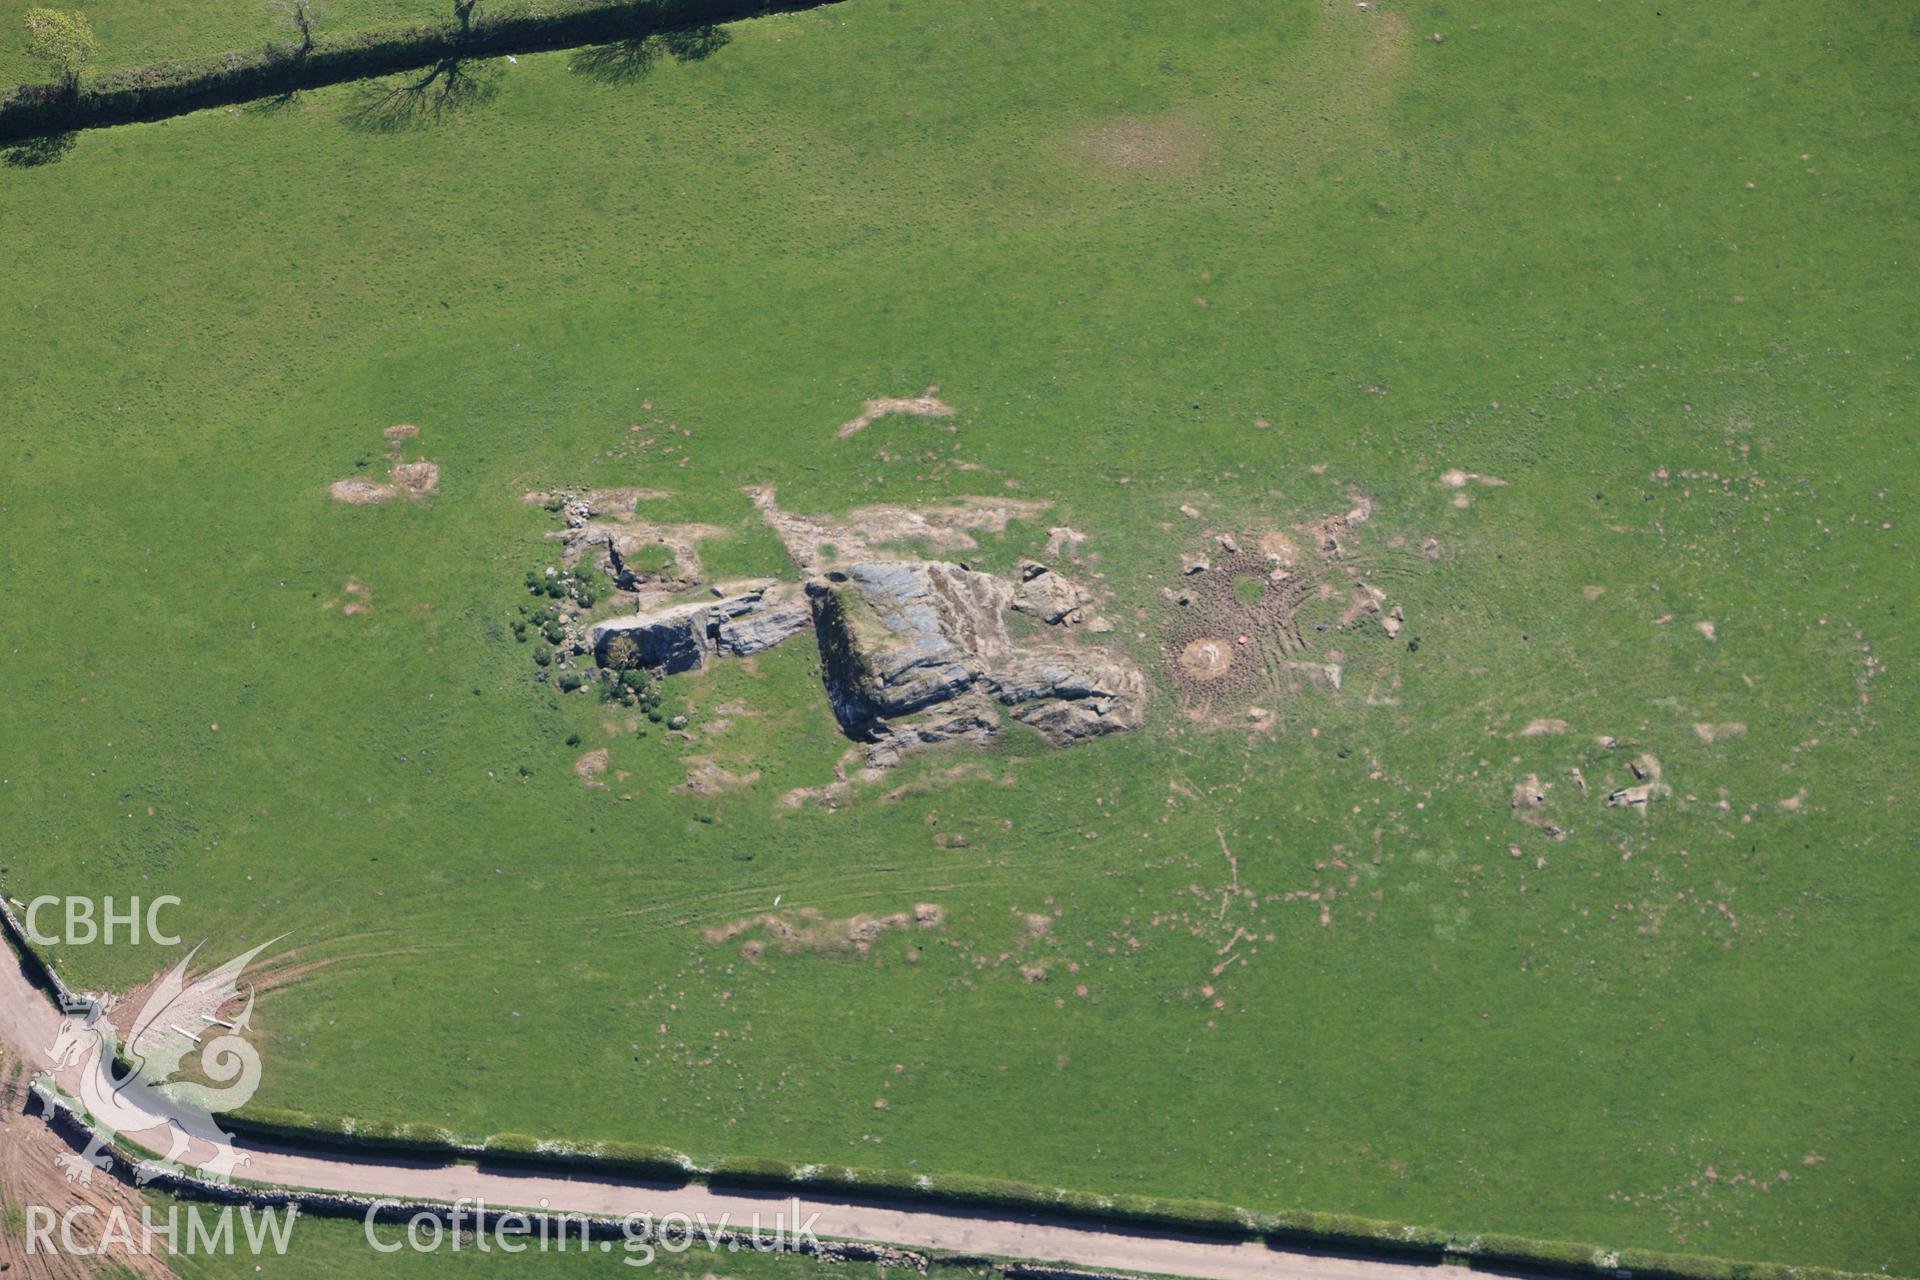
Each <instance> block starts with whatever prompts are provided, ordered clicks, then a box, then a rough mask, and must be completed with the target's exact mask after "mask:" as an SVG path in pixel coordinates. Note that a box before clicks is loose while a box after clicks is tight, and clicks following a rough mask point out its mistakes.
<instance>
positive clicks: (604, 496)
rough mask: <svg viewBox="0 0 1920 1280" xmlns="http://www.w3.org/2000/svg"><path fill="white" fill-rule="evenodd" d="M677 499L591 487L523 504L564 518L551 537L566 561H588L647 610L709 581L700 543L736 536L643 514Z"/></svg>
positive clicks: (533, 497) (526, 497) (528, 498)
mask: <svg viewBox="0 0 1920 1280" xmlns="http://www.w3.org/2000/svg"><path fill="white" fill-rule="evenodd" d="M671 496H672V495H671V494H669V493H667V492H665V491H663V490H659V489H637V488H619V489H585V490H559V491H555V492H545V491H541V492H535V493H528V494H523V495H522V497H521V500H522V501H524V502H528V503H532V504H533V505H535V506H541V507H545V508H547V509H548V510H550V511H553V512H555V513H556V514H558V515H559V516H560V517H561V519H562V522H563V524H564V526H565V527H564V528H561V529H556V530H552V531H550V532H549V533H548V534H547V537H549V538H551V539H553V540H555V541H557V542H558V543H559V544H560V555H561V560H562V562H563V563H565V564H568V565H573V564H578V563H580V562H581V561H582V560H584V561H585V562H586V563H588V564H589V565H591V566H593V567H594V568H596V569H599V570H600V571H601V572H602V573H605V574H606V575H607V577H608V578H610V579H611V580H612V581H613V584H614V585H615V586H616V587H618V588H619V589H620V590H622V591H631V592H634V593H635V594H636V595H638V596H640V597H641V600H640V603H641V604H642V606H646V605H648V604H650V603H654V604H657V603H659V602H661V601H663V600H665V599H666V598H667V597H669V596H672V595H673V594H675V593H676V592H681V591H686V590H688V589H690V588H692V587H696V586H699V585H700V583H701V582H703V581H704V580H705V571H704V570H703V568H702V567H701V564H700V548H699V543H700V541H701V540H702V539H704V538H723V537H726V536H727V534H728V533H729V532H730V531H729V530H727V529H723V528H721V527H720V526H718V525H711V524H663V523H658V522H655V521H651V520H647V519H645V518H644V517H643V516H642V515H641V514H640V504H641V503H642V502H648V501H656V500H658V499H661V498H667V497H671Z"/></svg>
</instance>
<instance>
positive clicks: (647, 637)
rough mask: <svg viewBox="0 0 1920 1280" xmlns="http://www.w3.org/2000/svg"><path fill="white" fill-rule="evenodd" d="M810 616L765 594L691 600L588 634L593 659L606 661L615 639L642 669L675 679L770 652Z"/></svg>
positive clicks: (603, 624) (617, 621) (803, 627)
mask: <svg viewBox="0 0 1920 1280" xmlns="http://www.w3.org/2000/svg"><path fill="white" fill-rule="evenodd" d="M810 622H811V615H810V614H809V613H808V611H807V609H806V606H805V605H803V604H801V603H800V602H799V601H784V600H780V599H778V598H777V597H776V596H774V595H772V594H770V593H769V592H768V591H767V590H766V589H764V588H755V589H753V590H749V591H746V592H743V593H741V594H739V595H732V596H728V597H726V598H725V599H721V600H695V601H693V602H692V603H689V604H680V605H674V606H673V607H671V608H667V609H661V610H658V611H656V612H653V613H643V614H636V615H634V616H632V617H626V618H608V619H606V620H604V621H601V622H596V623H594V624H593V626H592V627H591V628H590V630H589V631H588V638H589V640H590V642H591V644H592V647H593V652H594V656H595V658H596V659H597V660H598V661H600V662H602V663H604V662H606V660H607V646H608V644H609V643H610V642H611V641H612V640H613V638H614V637H615V636H621V635H624V636H630V637H632V639H633V641H634V643H635V644H636V645H638V646H639V653H638V661H639V663H640V665H641V666H644V667H647V668H650V669H652V670H656V671H660V672H664V673H665V674H667V675H674V674H676V673H678V672H682V671H693V670H696V669H698V668H700V667H702V666H705V665H706V661H707V659H708V658H709V657H710V656H712V655H713V654H716V653H721V654H727V655H730V656H738V655H742V654H748V653H759V652H761V651H762V650H764V649H770V648H772V647H773V646H774V645H776V644H779V643H780V642H781V641H782V640H785V639H787V638H788V637H789V636H792V635H796V634H798V633H799V632H801V631H804V630H806V628H807V626H808V625H809V623H810Z"/></svg>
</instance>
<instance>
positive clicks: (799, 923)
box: [702, 902, 947, 960]
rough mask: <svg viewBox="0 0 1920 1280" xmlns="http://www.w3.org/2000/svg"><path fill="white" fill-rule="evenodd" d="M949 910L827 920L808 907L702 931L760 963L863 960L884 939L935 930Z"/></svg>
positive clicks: (920, 907)
mask: <svg viewBox="0 0 1920 1280" xmlns="http://www.w3.org/2000/svg"><path fill="white" fill-rule="evenodd" d="M946 919H947V911H946V908H945V907H942V906H941V905H940V904H939V903H936V902H919V903H915V904H914V906H913V909H912V910H911V911H895V912H893V913H892V914H890V915H884V916H876V915H872V914H869V913H868V912H864V911H863V912H860V913H858V914H856V915H850V916H840V917H830V916H827V915H823V914H822V913H821V912H819V911H817V910H815V909H814V908H812V907H802V908H800V909H799V910H797V911H796V910H789V911H765V912H762V913H760V914H759V915H753V916H747V917H745V918H743V919H739V920H735V921H732V922H731V923H728V924H723V925H714V926H712V927H710V928H707V929H705V930H703V931H702V936H703V937H705V938H706V940H707V942H708V944H709V945H711V946H716V947H718V946H724V945H726V944H727V943H729V942H732V941H734V940H735V939H737V938H745V939H746V942H744V943H743V944H742V945H741V947H740V954H741V955H743V956H745V957H746V958H747V959H749V960H758V959H760V958H761V957H762V956H764V955H766V953H767V950H768V948H770V947H771V948H773V949H775V950H778V951H780V952H781V953H783V954H786V955H796V954H808V955H829V956H830V955H865V954H866V953H867V952H868V951H870V950H872V949H873V944H874V943H875V942H876V941H878V940H879V938H880V936H881V935H882V934H886V933H895V932H902V931H905V930H909V929H937V928H939V927H940V926H941V925H943V924H945V923H946Z"/></svg>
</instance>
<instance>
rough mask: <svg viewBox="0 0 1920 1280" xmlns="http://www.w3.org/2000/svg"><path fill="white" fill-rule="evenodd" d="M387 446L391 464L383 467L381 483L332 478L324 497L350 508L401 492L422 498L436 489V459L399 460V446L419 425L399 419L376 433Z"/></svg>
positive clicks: (361, 478)
mask: <svg viewBox="0 0 1920 1280" xmlns="http://www.w3.org/2000/svg"><path fill="white" fill-rule="evenodd" d="M380 434H381V435H382V436H383V437H385V439H386V442H387V444H388V445H389V446H390V447H389V449H388V450H387V461H388V462H389V463H390V464H391V465H390V466H389V467H388V470H387V479H386V481H385V482H382V481H378V480H368V479H365V478H364V477H360V476H353V477H350V478H348V479H345V480H335V481H334V482H333V483H332V484H330V485H328V486H327V496H328V497H330V498H332V499H333V500H334V501H335V502H344V503H346V504H347V505H348V506H350V507H370V506H374V505H375V504H377V503H381V502H385V501H387V500H388V499H390V498H397V497H400V496H401V495H402V494H404V495H405V496H407V497H409V498H425V497H428V496H430V495H432V494H434V493H437V492H439V489H440V464H439V463H437V462H426V461H424V460H423V461H417V462H402V461H401V460H400V445H401V444H402V442H404V441H407V440H411V439H413V437H415V436H417V435H419V434H420V428H418V427H416V426H414V425H413V424H412V423H410V422H399V423H395V424H394V425H393V426H391V427H388V428H387V429H386V430H385V431H383V432H381V433H380Z"/></svg>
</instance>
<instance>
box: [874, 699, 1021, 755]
mask: <svg viewBox="0 0 1920 1280" xmlns="http://www.w3.org/2000/svg"><path fill="white" fill-rule="evenodd" d="M879 733H880V736H879V739H878V740H877V741H875V742H874V743H872V744H871V745H870V746H868V748H867V752H866V757H867V767H868V768H870V769H891V768H893V766H895V765H897V764H899V763H900V759H901V757H902V756H903V755H905V754H906V753H907V752H909V751H912V750H914V749H915V748H917V747H928V746H933V745H935V744H937V743H941V742H961V741H964V742H971V743H972V744H973V745H975V746H979V747H984V746H985V745H987V744H988V743H989V742H992V741H993V740H994V739H995V738H996V737H998V736H999V735H1000V726H999V724H998V723H996V722H995V721H994V720H992V719H991V718H989V717H987V716H983V715H979V714H977V713H975V712H971V711H963V712H961V713H960V714H959V715H953V716H941V715H940V714H939V713H937V712H935V713H931V714H929V715H927V716H924V717H921V718H919V719H918V720H909V721H906V722H904V723H895V724H889V725H887V726H885V727H884V728H883V729H881V730H880V731H879Z"/></svg>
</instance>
